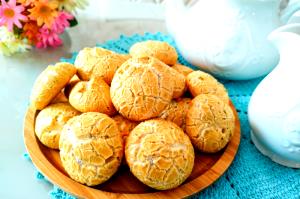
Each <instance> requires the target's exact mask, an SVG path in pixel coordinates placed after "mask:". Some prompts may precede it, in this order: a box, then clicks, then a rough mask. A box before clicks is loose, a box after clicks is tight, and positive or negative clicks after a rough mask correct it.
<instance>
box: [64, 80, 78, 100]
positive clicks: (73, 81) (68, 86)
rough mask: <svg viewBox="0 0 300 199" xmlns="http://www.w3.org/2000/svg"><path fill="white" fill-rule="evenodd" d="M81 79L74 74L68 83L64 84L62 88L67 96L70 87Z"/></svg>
mask: <svg viewBox="0 0 300 199" xmlns="http://www.w3.org/2000/svg"><path fill="white" fill-rule="evenodd" d="M80 81H81V80H80V79H79V77H78V76H77V75H74V76H73V77H72V78H71V79H70V81H69V83H68V84H67V85H66V87H65V88H64V94H65V96H66V97H67V98H69V95H70V93H71V90H72V88H73V87H74V86H75V85H76V84H77V83H78V82H80Z"/></svg>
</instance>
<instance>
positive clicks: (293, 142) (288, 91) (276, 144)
mask: <svg viewBox="0 0 300 199" xmlns="http://www.w3.org/2000/svg"><path fill="white" fill-rule="evenodd" d="M269 39H270V40H271V41H272V42H273V43H274V44H275V46H276V47H277V48H278V50H279V53H280V62H279V64H278V66H277V67H276V68H275V69H274V70H273V71H272V72H271V73H270V74H269V75H268V76H267V77H266V78H264V79H263V80H262V82H261V83H260V84H259V85H258V87H257V88H256V90H255V91H254V93H253V95H252V97H251V99H250V103H249V107H248V118H249V123H250V126H251V129H252V133H251V137H252V140H253V142H254V144H255V145H256V147H257V148H258V149H259V150H260V151H261V152H262V153H263V154H265V155H267V156H269V157H270V158H271V159H273V160H274V161H275V162H278V163H280V164H282V165H285V166H289V167H295V168H300V78H299V75H300V24H290V25H286V26H284V27H281V28H279V29H277V30H275V31H274V32H272V33H271V34H270V36H269Z"/></svg>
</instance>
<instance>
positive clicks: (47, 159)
mask: <svg viewBox="0 0 300 199" xmlns="http://www.w3.org/2000/svg"><path fill="white" fill-rule="evenodd" d="M231 107H232V109H233V110H234V114H235V116H236V121H235V125H236V128H235V133H234V136H233V137H232V139H231V141H230V142H229V144H228V145H227V146H226V147H225V149H223V150H222V151H220V152H218V153H216V154H204V153H200V152H199V151H196V158H195V166H194V169H193V172H192V174H191V176H190V177H189V178H188V179H187V180H186V181H185V182H184V183H183V184H182V185H181V186H179V187H177V188H175V189H172V190H167V191H157V190H154V189H151V188H149V187H147V186H146V185H144V184H142V183H141V182H139V181H138V180H137V179H136V178H135V177H134V176H133V175H132V174H131V173H130V171H129V168H128V167H127V166H126V165H123V166H121V168H120V169H119V171H118V172H117V173H116V174H115V175H114V176H113V177H112V178H111V179H110V180H109V181H107V182H106V183H104V184H102V185H99V186H94V187H88V186H85V185H82V184H80V183H78V182H75V181H74V180H72V179H71V178H70V177H69V176H68V174H67V173H66V172H65V170H64V168H63V166H62V164H61V161H60V157H59V152H58V151H57V150H53V149H49V148H47V147H45V146H44V145H43V144H41V143H40V142H39V140H38V139H37V137H36V136H35V133H34V121H35V117H36V114H37V111H36V110H34V109H33V108H31V107H29V109H28V111H27V113H26V116H25V120H24V142H25V146H26V148H27V151H28V153H29V155H30V157H31V159H32V162H33V164H34V165H35V166H36V167H37V168H38V170H39V171H41V172H42V173H43V174H44V175H45V176H46V177H47V179H49V180H50V181H51V182H52V183H53V184H55V185H57V186H58V187H60V188H62V189H63V190H64V191H66V192H68V193H70V194H72V195H74V196H77V197H79V198H89V199H94V198H118V199H150V198H156V199H157V198H184V197H187V196H191V195H193V194H196V193H198V192H200V191H201V190H203V189H205V188H206V187H208V186H209V185H211V184H212V183H213V182H215V181H216V180H217V179H218V178H219V177H220V176H221V175H222V174H223V173H224V172H225V171H226V170H227V168H228V167H229V166H230V164H231V163H232V161H233V159H234V157H235V155H236V152H237V150H238V146H239V143H240V123H239V119H238V116H237V113H236V110H235V108H234V106H233V105H232V103H231Z"/></svg>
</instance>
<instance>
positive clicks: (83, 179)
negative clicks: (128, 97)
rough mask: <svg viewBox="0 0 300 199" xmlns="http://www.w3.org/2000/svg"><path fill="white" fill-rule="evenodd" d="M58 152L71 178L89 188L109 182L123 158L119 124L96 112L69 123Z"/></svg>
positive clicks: (73, 119)
mask: <svg viewBox="0 0 300 199" xmlns="http://www.w3.org/2000/svg"><path fill="white" fill-rule="evenodd" d="M59 149H60V158H61V162H62V165H63V166H64V168H65V170H66V172H67V173H68V174H69V176H70V177H71V178H72V179H74V180H75V181H77V182H80V183H82V184H86V185H88V186H94V185H98V184H101V183H103V182H105V181H107V180H108V179H109V178H110V177H111V176H112V175H113V174H114V173H115V172H116V171H117V169H118V167H119V166H120V163H121V161H122V156H123V142H122V137H121V133H120V131H119V129H118V126H117V124H116V123H115V121H114V120H113V119H111V118H110V117H108V116H107V115H105V114H102V113H96V112H89V113H83V114H82V115H80V116H76V117H73V118H72V119H70V120H69V121H68V122H67V124H66V125H65V127H64V128H63V130H62V133H61V137H60V142H59Z"/></svg>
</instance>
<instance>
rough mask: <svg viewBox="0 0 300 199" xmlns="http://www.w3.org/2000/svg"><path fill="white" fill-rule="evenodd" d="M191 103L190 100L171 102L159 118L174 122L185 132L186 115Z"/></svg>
mask: <svg viewBox="0 0 300 199" xmlns="http://www.w3.org/2000/svg"><path fill="white" fill-rule="evenodd" d="M191 101H192V100H191V99H190V98H183V99H178V100H172V101H171V102H170V104H169V105H168V106H167V108H165V110H164V111H163V112H162V113H161V114H160V115H159V117H160V118H161V119H164V120H167V121H171V122H174V123H175V124H177V125H178V126H179V127H181V128H182V130H183V131H185V125H186V114H187V111H188V109H189V105H190V102H191Z"/></svg>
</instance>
